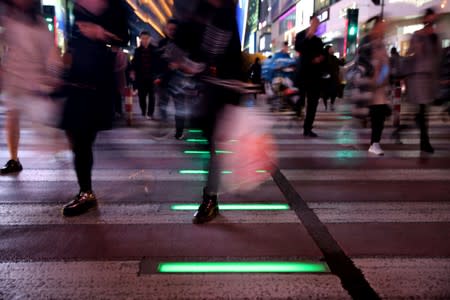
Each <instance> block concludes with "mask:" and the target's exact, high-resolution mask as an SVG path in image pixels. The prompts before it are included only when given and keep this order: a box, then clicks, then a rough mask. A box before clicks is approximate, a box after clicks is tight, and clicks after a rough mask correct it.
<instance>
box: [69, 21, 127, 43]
mask: <svg viewBox="0 0 450 300" xmlns="http://www.w3.org/2000/svg"><path fill="white" fill-rule="evenodd" d="M77 25H78V28H79V29H80V32H81V34H83V35H84V36H86V37H88V38H89V39H91V40H99V41H103V42H107V41H120V38H119V37H117V36H116V35H115V34H112V33H111V32H109V31H107V30H105V29H104V28H103V27H102V26H100V25H97V24H94V23H91V22H77Z"/></svg>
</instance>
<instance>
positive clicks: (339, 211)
mask: <svg viewBox="0 0 450 300" xmlns="http://www.w3.org/2000/svg"><path fill="white" fill-rule="evenodd" d="M101 198H102V197H101V195H99V199H100V200H99V201H100V202H99V207H98V209H97V210H96V211H92V212H89V213H87V214H85V215H82V216H79V217H76V218H64V217H63V216H62V215H61V206H62V205H56V204H51V205H50V204H1V205H0V225H2V226H13V225H51V224H191V222H192V215H193V213H194V211H171V210H170V208H169V205H168V204H108V203H107V202H105V203H103V202H102V201H101ZM105 198H106V197H105ZM37 200H38V199H37ZM309 206H310V207H311V208H312V209H313V210H314V212H315V213H316V214H317V215H318V217H319V218H320V220H321V221H322V222H324V223H388V222H389V223H410V222H425V223H429V222H432V223H435V222H450V203H441V202H401V203H398V202H377V203H366V202H347V203H328V202H325V203H310V204H309ZM213 223H218V224H223V223H233V224H238V223H245V224H248V223H250V224H261V223H264V224H272V223H273V224H275V223H277V224H278V223H300V220H299V219H298V217H297V216H296V215H295V213H294V211H292V210H290V211H222V212H221V214H220V216H219V217H217V218H216V219H215V220H214V221H213Z"/></svg>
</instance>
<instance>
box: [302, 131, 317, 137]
mask: <svg viewBox="0 0 450 300" xmlns="http://www.w3.org/2000/svg"><path fill="white" fill-rule="evenodd" d="M303 136H304V137H310V138H316V137H319V136H318V135H317V134H316V133H314V132H312V131H310V132H304V133H303Z"/></svg>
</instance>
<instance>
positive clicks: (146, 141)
mask: <svg viewBox="0 0 450 300" xmlns="http://www.w3.org/2000/svg"><path fill="white" fill-rule="evenodd" d="M318 133H320V132H319V131H318ZM298 135H299V136H300V133H299V134H298ZM402 142H403V144H405V145H419V143H420V139H414V138H413V139H411V138H406V139H402ZM432 142H435V144H438V145H450V139H438V140H436V141H433V140H432ZM20 143H21V146H30V145H39V144H42V141H41V142H39V141H38V140H36V139H23V140H22V141H21V142H20ZM368 143H369V139H358V138H354V137H346V136H343V137H336V138H329V139H322V138H316V139H310V138H303V137H302V138H299V139H295V138H292V139H276V140H275V141H274V144H276V145H355V144H364V145H365V144H368ZM95 144H96V145H111V146H112V145H127V146H137V145H180V147H182V146H186V144H190V145H196V144H194V143H188V142H183V141H177V140H175V139H151V138H140V139H138V138H132V139H118V138H108V139H105V138H102V139H98V141H97V142H96V143H95ZM381 144H382V145H396V144H395V142H394V141H392V140H391V139H386V140H383V141H382V142H381ZM0 145H5V143H0ZM197 145H198V144H197ZM47 147H48V145H47Z"/></svg>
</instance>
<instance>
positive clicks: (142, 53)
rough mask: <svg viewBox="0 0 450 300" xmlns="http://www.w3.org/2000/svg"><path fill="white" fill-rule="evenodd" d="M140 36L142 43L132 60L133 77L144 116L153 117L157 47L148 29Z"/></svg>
mask: <svg viewBox="0 0 450 300" xmlns="http://www.w3.org/2000/svg"><path fill="white" fill-rule="evenodd" d="M139 37H140V41H141V44H140V46H139V47H138V48H136V50H135V52H134V56H133V60H132V62H131V69H132V77H133V79H135V80H136V84H137V89H138V95H139V106H140V107H141V112H142V116H144V117H146V118H147V119H153V113H154V112H155V89H154V83H153V82H154V80H155V72H156V66H157V59H156V57H157V56H156V49H155V47H154V46H153V45H152V44H151V37H150V34H149V33H148V32H147V31H143V32H141V35H140V36H139ZM147 97H148V104H147Z"/></svg>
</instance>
